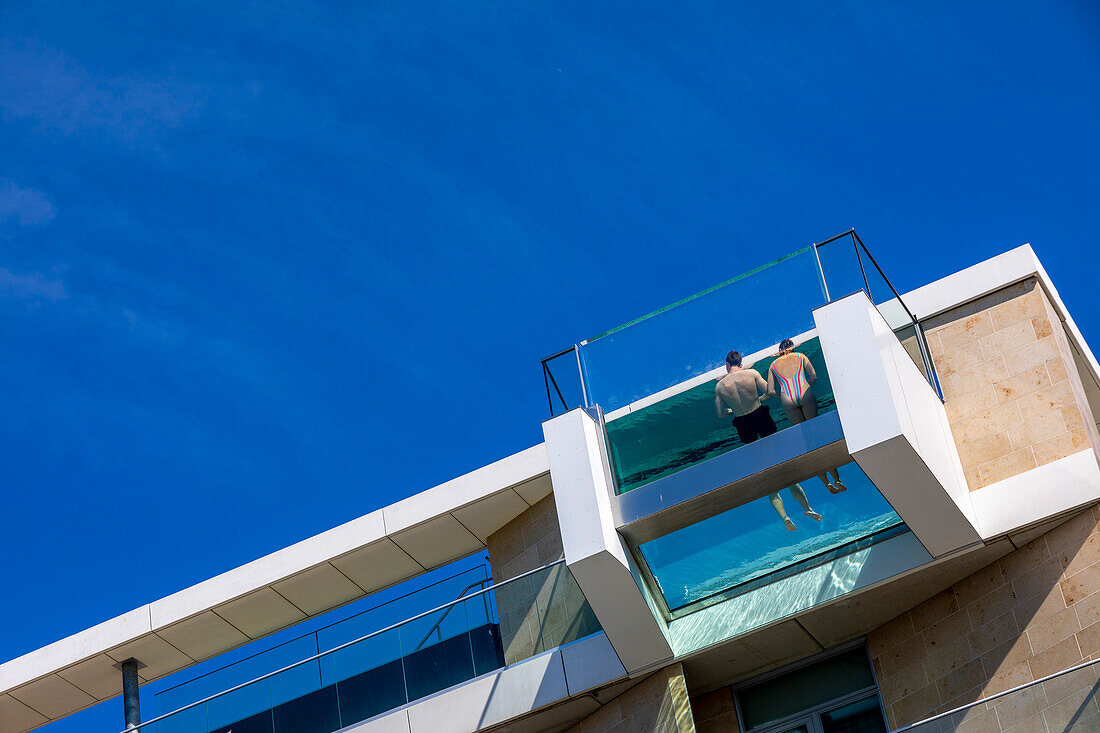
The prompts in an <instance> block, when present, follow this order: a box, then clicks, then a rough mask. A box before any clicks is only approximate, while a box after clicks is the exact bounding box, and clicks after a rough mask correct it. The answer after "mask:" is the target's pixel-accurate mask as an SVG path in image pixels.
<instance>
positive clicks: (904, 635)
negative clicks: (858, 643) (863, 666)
mask: <svg viewBox="0 0 1100 733" xmlns="http://www.w3.org/2000/svg"><path fill="white" fill-rule="evenodd" d="M916 633H917V632H916V629H914V628H913V621H912V619H911V618H910V616H909V614H908V613H903V614H902V615H900V616H898V617H897V618H895V619H894V620H893V621H887V622H886V623H885V624H883V625H882V626H880V627H878V628H877V629H875V630H874V631H872V632H871V633H869V634H868V635H867V647H868V649H870V651H871V656H873V657H878V656H880V655H881V654H882V653H883V652H884V651H886V650H887V649H889V648H890V647H893V646H897V645H898V644H900V643H901V642H903V641H905V640H906V639H908V638H910V637H912V636H914V635H915V634H916Z"/></svg>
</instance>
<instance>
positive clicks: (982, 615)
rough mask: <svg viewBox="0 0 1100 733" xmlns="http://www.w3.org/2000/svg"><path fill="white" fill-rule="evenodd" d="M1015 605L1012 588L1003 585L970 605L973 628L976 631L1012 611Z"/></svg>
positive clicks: (968, 608)
mask: <svg viewBox="0 0 1100 733" xmlns="http://www.w3.org/2000/svg"><path fill="white" fill-rule="evenodd" d="M997 574H998V575H1000V568H997ZM960 597H961V594H960ZM1015 605H1016V594H1015V593H1013V591H1012V586H1010V585H1001V586H999V587H997V588H996V589H994V590H993V592H991V593H987V594H986V595H984V596H982V597H981V598H979V599H978V600H976V601H974V602H973V603H971V604H969V605H968V606H967V607H966V612H967V614H968V615H969V616H970V623H971V627H972V628H975V629H976V628H978V627H979V626H984V625H985V624H987V623H989V622H990V621H992V620H993V619H995V618H997V617H998V616H1001V615H1003V614H1005V613H1007V612H1009V611H1011V610H1012V608H1013V606H1015Z"/></svg>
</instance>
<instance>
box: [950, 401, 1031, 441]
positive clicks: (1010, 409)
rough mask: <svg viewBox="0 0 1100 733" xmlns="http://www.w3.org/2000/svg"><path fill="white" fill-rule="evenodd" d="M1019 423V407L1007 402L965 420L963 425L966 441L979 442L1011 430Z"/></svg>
mask: <svg viewBox="0 0 1100 733" xmlns="http://www.w3.org/2000/svg"><path fill="white" fill-rule="evenodd" d="M1020 422H1021V417H1020V408H1019V406H1018V405H1017V404H1016V403H1015V402H1008V403H1005V404H1003V405H998V406H997V407H995V408H993V409H992V410H989V411H988V412H983V413H981V414H980V415H974V416H972V417H968V418H966V420H965V421H964V422H963V425H964V426H965V427H966V437H967V439H968V440H979V439H981V438H984V437H986V436H987V435H992V434H994V433H1000V432H1003V431H1006V430H1011V429H1012V428H1013V427H1014V426H1016V425H1019V424H1020Z"/></svg>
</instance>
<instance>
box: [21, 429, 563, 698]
mask: <svg viewBox="0 0 1100 733" xmlns="http://www.w3.org/2000/svg"><path fill="white" fill-rule="evenodd" d="M549 470H550V468H549V463H548V460H547V457H546V447H545V444H542V443H540V444H538V445H535V446H532V447H531V448H527V449H525V450H522V451H520V452H519V453H515V454H513V455H511V456H508V457H506V458H503V459H501V460H499V461H496V462H494V463H491V464H489V465H487V466H483V467H481V468H478V469H475V470H473V471H470V472H469V473H467V474H464V475H462V476H459V477H458V478H455V479H452V480H450V481H447V482H445V483H443V484H440V485H438V486H435V487H433V488H431V489H427V490H425V491H422V492H420V493H419V494H415V495H413V496H411V497H409V498H407V499H403V500H401V501H399V502H396V503H395V504H391V505H390V506H387V507H383V508H382V509H378V510H376V511H373V512H371V513H369V514H365V515H363V516H361V517H358V518H357V519H353V520H351V521H349V522H346V523H344V524H341V525H339V526H337V527H334V528H332V529H329V530H326V531H324V532H321V533H320V534H317V535H314V536H312V537H308V538H306V539H304V540H302V541H300V542H297V543H295V544H293V545H290V546H288V547H284V548H282V549H279V550H276V551H275V552H272V553H270V554H268V555H265V556H263V557H260V558H258V559H256V560H253V561H252V562H249V563H246V564H244V565H241V566H239V567H236V568H233V569H232V570H228V571H226V572H224V573H221V574H219V575H216V576H214V577H212V578H209V579H207V580H204V581H201V582H199V583H196V584H195V585H193V586H190V587H189V588H186V589H184V590H181V591H178V592H176V593H173V594H171V595H169V596H165V597H164V598H161V599H159V600H156V601H153V602H152V603H148V604H145V605H143V606H140V607H138V608H135V609H133V610H131V611H127V612H126V613H123V614H121V615H119V616H116V617H114V618H111V619H108V620H106V621H104V622H102V623H100V624H97V625H95V626H92V627H90V628H88V629H84V630H83V631H79V632H77V633H75V634H72V635H70V636H67V637H65V638H63V639H60V640H58V641H55V642H53V643H52V644H48V645H46V646H44V647H40V648H39V649H36V650H34V651H31V652H28V653H26V654H23V655H22V656H19V657H16V658H15V659H12V660H10V661H7V662H4V663H2V664H0V694H2V693H4V692H7V691H9V690H12V689H14V688H16V687H19V686H22V685H25V684H27V683H29V682H33V681H34V680H36V679H38V678H40V677H43V676H45V675H49V674H51V673H54V672H57V671H60V670H62V669H65V668H67V667H70V666H72V665H73V664H77V663H79V662H81V661H83V660H86V659H89V658H91V657H94V656H96V655H99V654H102V653H105V652H106V651H108V650H110V649H112V648H116V647H118V646H120V645H122V644H125V643H127V642H130V641H133V640H136V639H138V638H140V637H142V636H143V635H146V634H149V633H152V632H155V631H157V630H158V629H162V628H164V627H165V626H168V625H170V624H174V623H177V622H179V621H181V620H184V619H187V618H190V617H193V616H196V615H198V614H200V613H203V612H204V611H207V610H210V609H213V608H214V607H216V606H219V605H221V604H224V603H226V602H228V601H232V600H234V599H236V598H240V597H242V596H245V595H248V594H249V593H252V592H254V591H256V590H258V589H261V588H264V587H267V586H270V585H271V584H273V583H276V582H278V581H280V580H283V579H285V578H289V577H291V576H293V575H296V574H298V573H301V572H303V571H305V570H308V569H310V568H312V567H315V566H317V565H320V564H322V563H325V562H328V561H329V560H332V559H335V558H338V557H340V556H342V555H346V554H347V553H349V552H354V551H355V550H357V549H359V548H362V547H365V546H367V545H370V544H372V543H374V542H377V541H379V540H383V539H385V538H387V537H389V536H392V535H393V534H395V533H396V532H399V531H401V530H402V529H407V528H409V527H413V526H416V525H418V524H423V523H425V522H429V521H431V520H433V519H436V518H438V517H442V516H443V515H446V514H449V513H450V512H452V511H455V510H457V509H461V508H462V507H464V506H468V505H470V504H472V503H475V502H477V501H479V500H481V499H484V498H486V497H489V496H492V495H494V494H497V493H500V492H503V491H507V490H509V489H512V488H514V487H516V486H518V485H520V484H523V483H526V482H528V481H531V480H533V479H537V478H539V477H540V476H543V475H545V474H547V473H549Z"/></svg>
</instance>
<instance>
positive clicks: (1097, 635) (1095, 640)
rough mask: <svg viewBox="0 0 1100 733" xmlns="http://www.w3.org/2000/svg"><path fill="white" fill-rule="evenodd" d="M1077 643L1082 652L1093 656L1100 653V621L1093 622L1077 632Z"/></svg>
mask: <svg viewBox="0 0 1100 733" xmlns="http://www.w3.org/2000/svg"><path fill="white" fill-rule="evenodd" d="M1077 645H1078V646H1079V647H1080V648H1081V654H1083V655H1084V656H1086V657H1093V656H1095V655H1097V654H1100V623H1095V624H1092V625H1091V626H1087V627H1085V628H1083V629H1081V630H1080V631H1078V632H1077Z"/></svg>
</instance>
